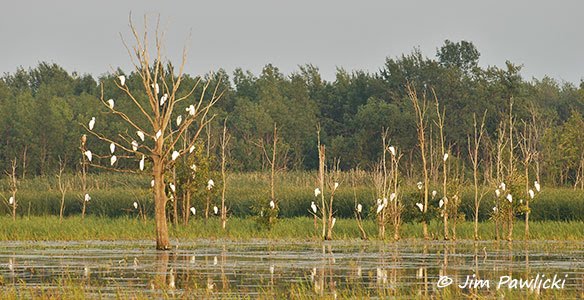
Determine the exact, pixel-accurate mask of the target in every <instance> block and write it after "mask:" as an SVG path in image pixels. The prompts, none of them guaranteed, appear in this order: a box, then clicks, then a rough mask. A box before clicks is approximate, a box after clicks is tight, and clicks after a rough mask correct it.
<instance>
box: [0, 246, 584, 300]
mask: <svg viewBox="0 0 584 300" xmlns="http://www.w3.org/2000/svg"><path fill="white" fill-rule="evenodd" d="M0 245H2V246H1V247H0V288H2V289H5V288H15V289H16V290H17V291H18V290H19V289H35V288H42V289H45V290H49V291H50V290H51V289H55V288H56V287H57V286H59V285H60V284H63V282H69V283H71V282H73V283H75V284H77V285H80V286H82V287H83V289H84V291H85V292H86V293H89V294H90V295H98V294H100V295H101V296H108V295H109V296H112V297H115V296H116V295H119V294H127V295H133V294H136V293H138V294H141V295H150V296H156V295H161V294H162V293H166V294H172V295H176V296H180V295H186V296H192V297H196V298H199V296H206V297H222V296H225V297H228V296H230V295H231V296H233V295H248V296H250V297H251V298H254V297H257V296H262V295H264V296H266V295H267V296H269V295H282V294H284V295H285V294H287V293H302V294H303V295H309V296H310V295H314V296H315V297H317V296H321V295H329V296H333V297H334V296H335V295H336V294H337V293H339V294H340V295H357V294H358V295H362V294H367V295H369V296H372V297H374V298H375V297H378V296H382V297H383V296H384V295H404V294H409V295H421V296H432V295H436V294H440V293H444V292H445V290H444V289H442V288H440V287H439V286H438V285H439V284H437V283H438V281H439V279H440V278H441V276H448V277H449V278H451V279H452V280H453V284H452V285H451V286H449V287H447V288H446V289H449V290H450V294H459V293H460V294H472V293H473V290H472V289H468V288H459V287H457V285H462V284H463V283H464V282H465V281H466V276H472V275H473V274H477V275H478V276H477V277H475V278H477V279H481V280H488V281H490V286H489V287H488V288H487V287H486V286H484V285H483V287H482V288H478V291H477V290H475V292H476V293H477V294H479V295H481V296H496V295H499V294H500V293H505V292H506V291H508V285H504V286H503V287H502V288H501V289H500V290H497V284H498V282H499V280H500V278H501V277H502V276H509V278H512V279H523V280H526V279H533V278H536V276H537V275H538V274H540V277H539V278H540V281H541V278H542V277H541V275H544V276H545V277H543V278H552V277H553V276H554V275H557V276H558V278H561V279H565V283H564V285H563V289H562V291H561V292H562V293H565V295H569V296H572V295H573V297H578V296H582V293H584V242H574V241H569V242H559V241H534V242H529V243H526V242H522V241H515V242H513V243H508V242H495V241H489V242H478V243H474V242H472V241H457V242H456V243H455V242H442V241H422V240H403V241H399V242H397V243H396V242H386V243H383V242H371V241H332V242H325V243H322V242H303V241H269V240H252V241H245V242H235V241H227V240H199V241H196V242H181V241H174V245H178V246H177V247H176V248H174V249H173V250H172V251H167V252H157V251H155V250H154V249H153V245H152V242H151V241H142V242H136V241H127V242H126V241H116V242H102V241H83V242H1V243H0ZM483 283H484V282H483ZM511 283H512V282H511ZM555 292H557V291H550V290H548V289H545V288H543V287H541V286H540V288H537V287H536V286H535V288H533V289H531V290H530V289H529V288H525V289H524V290H523V291H518V293H522V294H534V293H535V294H541V295H546V293H555Z"/></svg>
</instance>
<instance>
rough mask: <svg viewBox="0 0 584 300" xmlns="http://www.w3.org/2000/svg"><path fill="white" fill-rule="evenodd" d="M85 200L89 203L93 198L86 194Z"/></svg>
mask: <svg viewBox="0 0 584 300" xmlns="http://www.w3.org/2000/svg"><path fill="white" fill-rule="evenodd" d="M84 200H85V202H89V200H91V196H89V194H85V197H84Z"/></svg>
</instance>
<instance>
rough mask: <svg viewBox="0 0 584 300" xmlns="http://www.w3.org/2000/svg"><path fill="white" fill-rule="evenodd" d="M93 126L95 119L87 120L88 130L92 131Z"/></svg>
mask: <svg viewBox="0 0 584 300" xmlns="http://www.w3.org/2000/svg"><path fill="white" fill-rule="evenodd" d="M93 126H95V117H91V120H89V130H93Z"/></svg>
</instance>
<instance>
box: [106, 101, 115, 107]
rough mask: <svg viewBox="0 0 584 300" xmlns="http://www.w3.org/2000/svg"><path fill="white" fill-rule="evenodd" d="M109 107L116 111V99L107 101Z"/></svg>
mask: <svg viewBox="0 0 584 300" xmlns="http://www.w3.org/2000/svg"><path fill="white" fill-rule="evenodd" d="M107 106H108V107H109V108H110V109H114V99H109V100H107Z"/></svg>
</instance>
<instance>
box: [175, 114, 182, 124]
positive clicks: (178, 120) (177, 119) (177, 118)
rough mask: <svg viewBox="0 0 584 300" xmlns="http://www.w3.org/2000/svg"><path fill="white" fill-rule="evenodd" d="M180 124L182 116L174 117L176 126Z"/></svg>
mask: <svg viewBox="0 0 584 300" xmlns="http://www.w3.org/2000/svg"><path fill="white" fill-rule="evenodd" d="M180 123H182V116H180V115H179V116H178V117H176V126H180Z"/></svg>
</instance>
